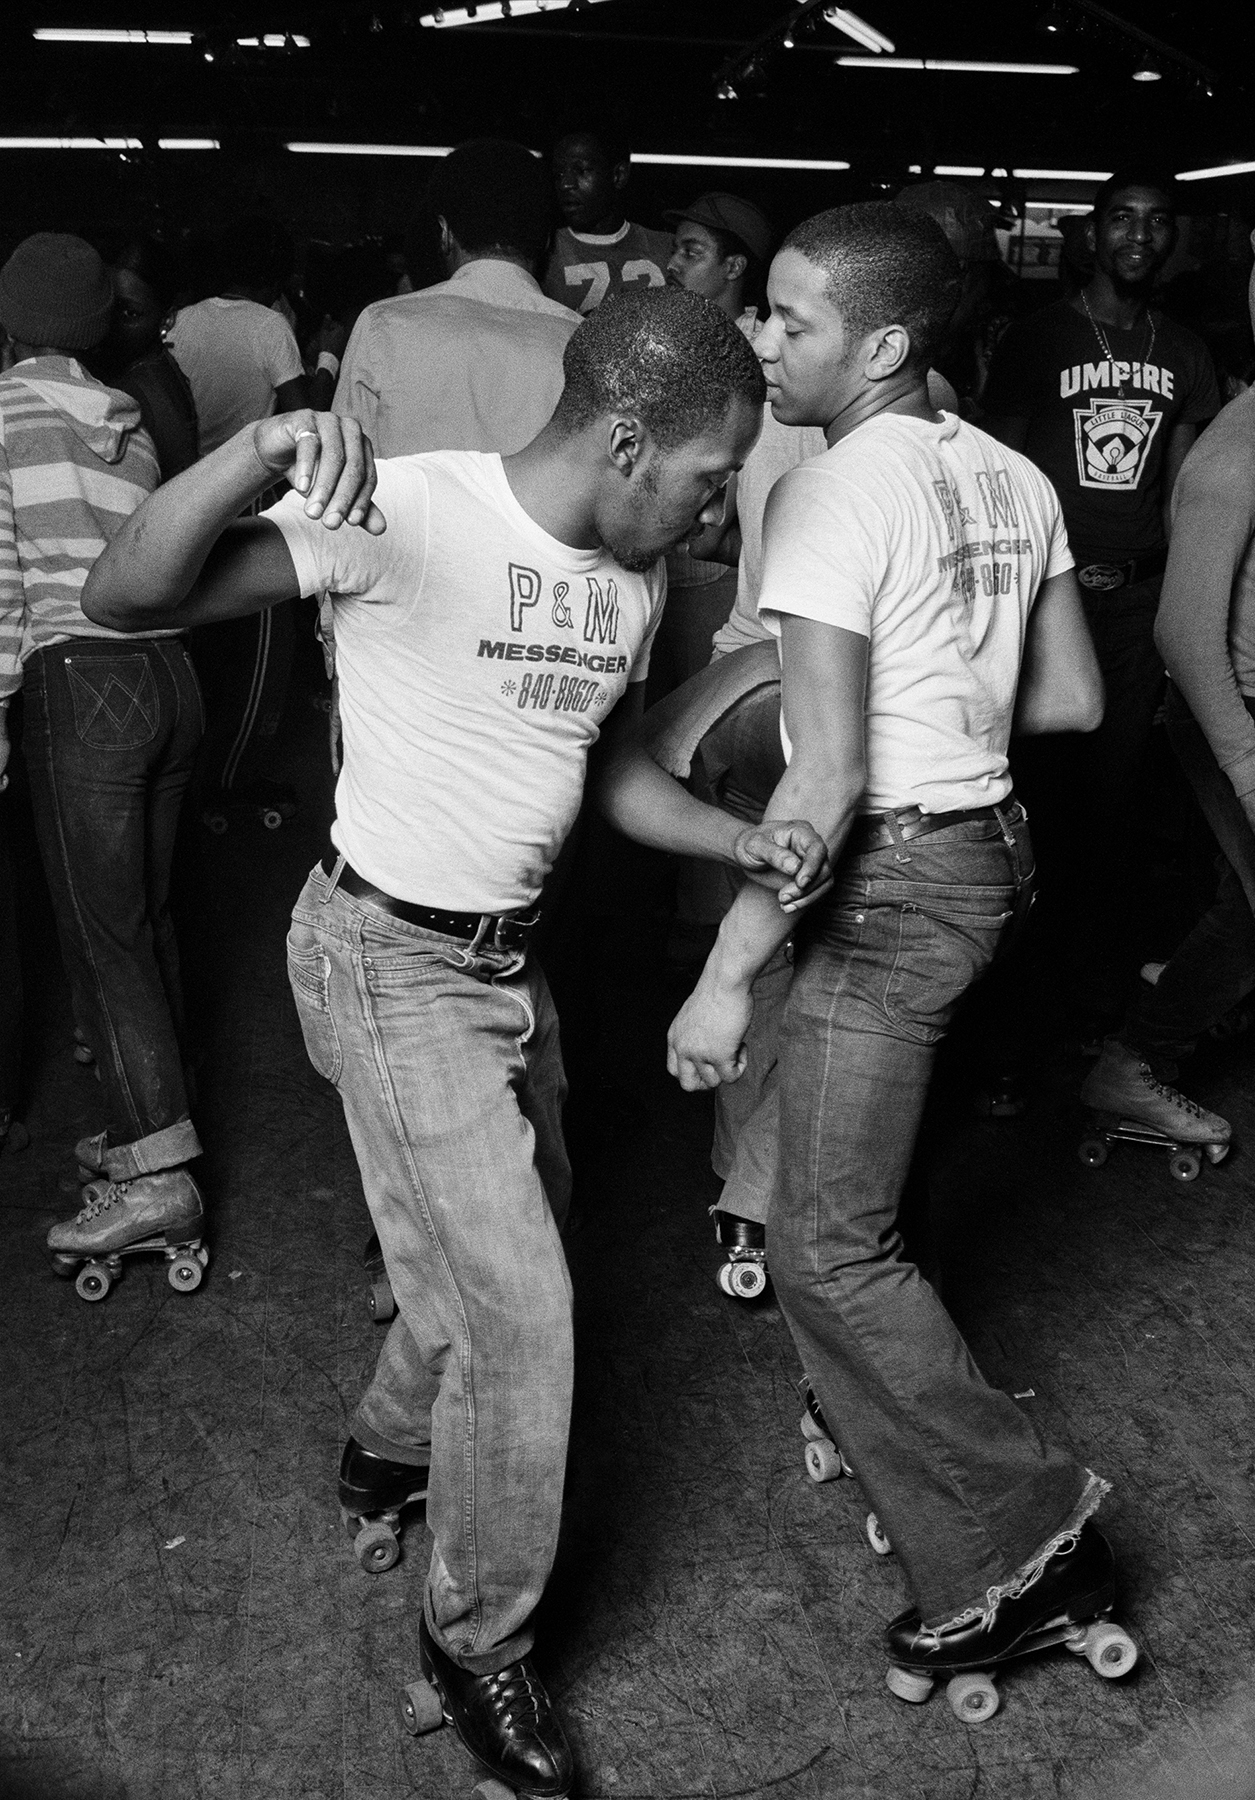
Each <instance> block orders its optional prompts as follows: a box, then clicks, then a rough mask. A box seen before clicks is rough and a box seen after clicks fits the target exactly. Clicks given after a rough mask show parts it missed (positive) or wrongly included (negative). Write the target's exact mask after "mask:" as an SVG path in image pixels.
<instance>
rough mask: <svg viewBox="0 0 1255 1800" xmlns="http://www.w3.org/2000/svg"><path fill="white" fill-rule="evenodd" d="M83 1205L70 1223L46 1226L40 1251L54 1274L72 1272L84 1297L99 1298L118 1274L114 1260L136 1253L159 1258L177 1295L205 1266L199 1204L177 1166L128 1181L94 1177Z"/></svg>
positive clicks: (198, 1194)
mask: <svg viewBox="0 0 1255 1800" xmlns="http://www.w3.org/2000/svg"><path fill="white" fill-rule="evenodd" d="M83 1202H84V1203H83V1206H82V1209H81V1210H80V1211H79V1212H78V1213H76V1214H75V1216H74V1218H72V1219H67V1220H65V1221H64V1222H63V1223H61V1224H59V1225H54V1226H53V1227H52V1229H51V1231H49V1233H48V1248H49V1250H51V1251H52V1253H53V1254H52V1266H53V1268H54V1270H55V1271H56V1273H57V1274H58V1275H65V1276H69V1275H73V1274H74V1271H75V1269H78V1270H79V1272H78V1276H77V1279H76V1280H75V1284H74V1285H75V1287H76V1288H77V1289H78V1292H79V1294H80V1296H81V1297H82V1298H83V1299H84V1300H103V1299H104V1298H105V1296H106V1295H107V1294H108V1292H109V1289H110V1288H111V1287H112V1285H113V1283H114V1281H115V1280H116V1279H117V1276H118V1274H119V1273H120V1271H121V1267H122V1260H121V1259H122V1257H123V1256H128V1255H131V1254H132V1253H134V1252H136V1251H141V1250H155V1251H158V1252H159V1253H161V1254H162V1255H164V1257H165V1259H166V1262H167V1263H168V1265H169V1268H168V1271H167V1274H168V1278H169V1281H170V1285H171V1287H173V1288H174V1289H175V1290H176V1291H177V1292H180V1293H190V1292H191V1291H192V1289H193V1288H197V1287H199V1286H200V1283H201V1277H202V1274H203V1272H204V1269H205V1266H206V1264H207V1263H208V1261H209V1252H208V1250H207V1249H205V1248H204V1247H203V1246H202V1244H201V1233H202V1232H203V1230H204V1227H205V1203H204V1197H203V1196H202V1194H201V1191H200V1189H199V1187H197V1185H196V1183H195V1181H194V1180H193V1179H192V1177H191V1175H190V1174H189V1173H188V1171H187V1170H186V1169H185V1168H177V1169H162V1170H160V1171H159V1172H158V1173H157V1174H155V1175H136V1176H135V1177H134V1178H133V1179H132V1180H129V1181H110V1180H108V1179H107V1178H105V1177H103V1176H101V1177H100V1178H98V1179H97V1180H95V1181H89V1182H88V1183H87V1185H86V1186H85V1187H84V1189H83ZM79 1264H82V1267H81V1268H79Z"/></svg>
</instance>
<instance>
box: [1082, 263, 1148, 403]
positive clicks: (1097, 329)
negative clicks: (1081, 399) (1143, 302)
mask: <svg viewBox="0 0 1255 1800" xmlns="http://www.w3.org/2000/svg"><path fill="white" fill-rule="evenodd" d="M1081 305H1082V306H1083V307H1084V308H1085V317H1086V318H1087V319H1088V320H1089V322H1090V325H1091V327H1092V328H1093V333H1094V336H1095V337H1096V338H1097V339H1098V348H1099V349H1100V350H1101V351H1102V353H1103V355H1104V356H1105V357H1106V359H1107V361H1108V362H1109V363H1110V364H1111V373H1112V375H1113V376H1114V375H1115V372H1116V359H1115V357H1114V356H1113V355H1112V354H1111V345H1110V344H1109V343H1108V342H1107V334H1106V332H1105V331H1104V330H1103V328H1102V326H1101V325H1100V324H1099V323H1098V320H1097V319H1096V318H1095V317H1094V315H1093V313H1092V312H1091V311H1090V310H1089V301H1088V300H1087V299H1086V298H1085V289H1084V288H1082V289H1081ZM1146 323H1147V324H1148V325H1149V326H1150V342H1149V344H1147V346H1146V354H1145V356H1144V357H1143V358H1142V367H1143V368H1145V366H1146V364H1147V363H1148V362H1149V361H1150V359H1151V357H1152V356H1153V355H1154V354H1155V321H1154V318H1153V317H1152V316H1151V311H1150V308H1149V307H1147V309H1146ZM1116 392H1117V393H1118V394H1119V396H1120V398H1121V400H1127V398H1128V395H1127V394H1126V393H1125V391H1124V383H1123V382H1122V381H1120V382H1117V383H1116Z"/></svg>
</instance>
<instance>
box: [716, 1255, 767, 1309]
mask: <svg viewBox="0 0 1255 1800" xmlns="http://www.w3.org/2000/svg"><path fill="white" fill-rule="evenodd" d="M726 1266H727V1267H729V1268H730V1269H731V1270H732V1277H731V1279H732V1287H731V1290H730V1291H731V1292H732V1293H733V1294H734V1295H735V1296H736V1298H737V1299H738V1300H757V1298H758V1296H759V1295H760V1294H761V1293H762V1292H763V1290H764V1288H765V1287H766V1286H767V1271H766V1269H764V1267H763V1265H762V1264H761V1263H759V1262H743V1263H729V1264H727V1265H726Z"/></svg>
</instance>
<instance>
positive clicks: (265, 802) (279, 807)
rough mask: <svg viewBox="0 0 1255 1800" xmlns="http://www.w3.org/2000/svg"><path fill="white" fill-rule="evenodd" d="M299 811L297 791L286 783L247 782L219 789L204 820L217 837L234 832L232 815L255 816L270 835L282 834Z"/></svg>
mask: <svg viewBox="0 0 1255 1800" xmlns="http://www.w3.org/2000/svg"><path fill="white" fill-rule="evenodd" d="M297 810H298V806H297V798H296V789H295V788H294V787H289V786H288V785H287V783H286V782H282V781H246V782H242V783H241V784H240V786H239V787H230V788H219V789H218V791H217V792H216V793H214V794H211V795H210V796H209V797H208V798H207V799H206V801H205V804H204V805H203V807H202V808H201V815H200V816H201V820H202V822H203V823H204V824H205V825H207V826H208V827H209V829H210V831H212V832H213V834H214V836H215V837H221V836H222V835H223V833H224V832H225V831H227V830H228V829H229V828H230V824H231V815H232V813H244V814H246V815H247V814H251V815H252V816H253V817H254V818H256V819H260V820H261V822H262V824H263V825H264V826H265V827H266V830H267V831H278V830H279V828H280V826H282V825H286V824H287V823H288V821H289V820H290V819H294V818H295V817H296V814H297Z"/></svg>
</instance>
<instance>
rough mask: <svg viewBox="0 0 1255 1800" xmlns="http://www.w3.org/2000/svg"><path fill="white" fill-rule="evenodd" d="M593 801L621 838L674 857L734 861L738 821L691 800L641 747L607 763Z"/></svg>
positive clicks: (698, 801) (713, 807)
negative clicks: (667, 852)
mask: <svg viewBox="0 0 1255 1800" xmlns="http://www.w3.org/2000/svg"><path fill="white" fill-rule="evenodd" d="M597 803H598V805H599V806H600V808H601V810H602V812H603V813H604V814H605V816H606V818H607V819H609V821H610V823H611V824H612V825H613V826H615V827H616V829H617V830H619V831H621V832H622V833H623V834H624V836H625V837H630V838H634V839H635V841H636V842H637V843H638V844H645V845H647V846H648V847H649V848H650V849H651V850H667V851H669V852H670V853H671V854H672V855H675V856H697V857H705V858H708V859H710V860H711V861H714V862H724V863H730V864H733V865H735V863H736V855H735V851H734V846H735V843H736V838H737V834H738V833H739V832H740V830H741V829H742V824H741V821H740V820H737V819H734V818H733V817H732V815H731V814H730V813H725V812H721V811H720V810H719V808H718V807H716V806H707V805H705V804H704V802H702V801H700V800H696V799H694V797H693V795H692V794H690V793H689V792H688V790H687V788H684V787H682V786H681V784H680V783H679V782H678V781H676V779H675V778H674V776H671V775H668V774H666V772H665V771H664V770H662V769H660V768H659V767H658V765H657V763H655V762H654V761H653V760H652V759H651V758H650V757H649V756H648V755H647V754H646V753H645V752H644V751H643V750H639V749H630V750H628V751H626V752H625V753H624V754H623V755H620V756H618V757H616V758H615V759H614V760H613V761H612V762H611V763H610V764H609V766H608V767H607V769H606V770H605V773H604V774H603V776H602V778H601V780H600V782H599V784H598V789H597Z"/></svg>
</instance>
